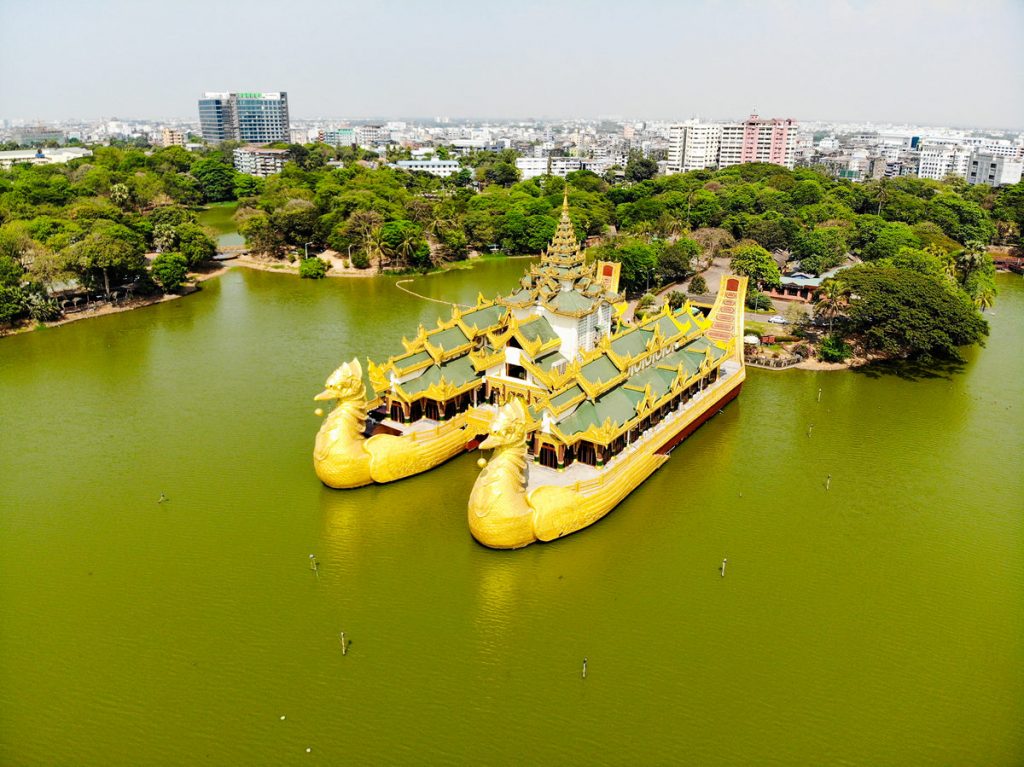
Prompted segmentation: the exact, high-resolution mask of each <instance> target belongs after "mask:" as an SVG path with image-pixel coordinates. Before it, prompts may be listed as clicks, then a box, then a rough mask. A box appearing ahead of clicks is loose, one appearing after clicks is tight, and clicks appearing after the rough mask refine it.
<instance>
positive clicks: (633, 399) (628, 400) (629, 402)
mask: <svg viewBox="0 0 1024 767" xmlns="http://www.w3.org/2000/svg"><path fill="white" fill-rule="evenodd" d="M642 396H643V395H642V394H641V393H640V392H637V391H630V390H629V389H622V388H617V389H613V390H612V391H610V392H608V393H607V394H604V395H602V396H601V397H599V398H598V399H597V401H596V402H590V401H587V402H581V403H580V405H579V407H577V408H576V409H575V410H574V411H572V413H570V414H569V415H567V416H566V417H565V418H563V419H562V421H561V422H559V424H558V428H559V429H560V430H561V431H562V432H563V433H564V434H579V433H580V432H583V431H586V430H587V429H588V428H590V427H591V426H600V425H601V424H603V423H604V422H605V421H606V420H611V422H612V423H613V424H616V425H619V426H621V425H622V424H624V423H626V421H628V420H629V419H631V418H633V416H635V415H636V405H637V403H638V402H639V401H640V399H641V398H642Z"/></svg>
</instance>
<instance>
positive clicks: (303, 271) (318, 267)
mask: <svg viewBox="0 0 1024 767" xmlns="http://www.w3.org/2000/svg"><path fill="white" fill-rule="evenodd" d="M326 276H327V262H326V261H324V260H323V259H321V258H317V257H316V256H313V257H312V258H304V259H302V260H301V261H300V262H299V277H302V278H303V279H310V280H320V279H323V278H324V277H326Z"/></svg>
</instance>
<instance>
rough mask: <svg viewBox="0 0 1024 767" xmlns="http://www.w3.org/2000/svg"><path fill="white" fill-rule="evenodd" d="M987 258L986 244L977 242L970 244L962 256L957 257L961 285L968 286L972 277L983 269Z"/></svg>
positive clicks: (966, 246)
mask: <svg viewBox="0 0 1024 767" xmlns="http://www.w3.org/2000/svg"><path fill="white" fill-rule="evenodd" d="M986 257H987V254H986V251H985V245H984V243H981V242H978V241H977V240H971V241H970V242H968V243H967V244H966V245H965V246H964V249H963V250H962V251H961V252H960V255H958V256H957V257H956V265H957V268H958V269H959V270H960V284H961V285H966V284H967V282H968V280H970V278H971V275H972V274H974V272H975V271H977V270H978V269H981V268H982V266H984V264H985V258H986Z"/></svg>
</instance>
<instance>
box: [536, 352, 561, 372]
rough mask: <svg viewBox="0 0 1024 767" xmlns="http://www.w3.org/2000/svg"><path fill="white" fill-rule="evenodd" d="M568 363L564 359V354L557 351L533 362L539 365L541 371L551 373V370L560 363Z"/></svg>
mask: <svg viewBox="0 0 1024 767" xmlns="http://www.w3.org/2000/svg"><path fill="white" fill-rule="evenodd" d="M566 361H567V360H566V359H565V357H563V356H562V354H561V353H560V352H558V351H557V350H556V351H552V352H548V353H547V354H544V355H541V356H540V357H538V358H537V359H535V360H534V361H533V364H535V365H538V366H539V367H540V369H541V370H548V371H550V370H551V368H553V367H554V366H555V365H557V364H559V363H560V362H566Z"/></svg>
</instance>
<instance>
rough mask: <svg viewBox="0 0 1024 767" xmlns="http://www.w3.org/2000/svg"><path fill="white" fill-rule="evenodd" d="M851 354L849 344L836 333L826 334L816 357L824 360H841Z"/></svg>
mask: <svg viewBox="0 0 1024 767" xmlns="http://www.w3.org/2000/svg"><path fill="white" fill-rule="evenodd" d="M851 354H853V350H852V349H850V345H849V344H848V343H846V341H844V340H843V337H842V336H840V335H838V334H837V333H833V334H832V335H830V336H827V337H826V338H825V340H824V341H822V342H821V346H820V347H819V349H818V357H819V359H821V360H822V361H824V362H842V361H843V360H845V359H848V358H849V357H850V355H851Z"/></svg>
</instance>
